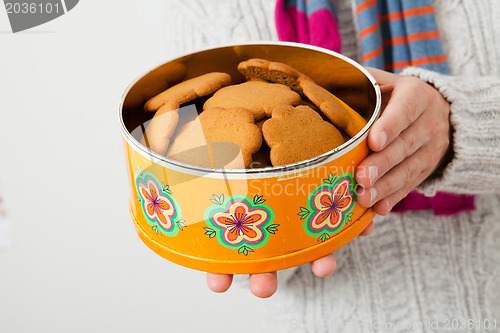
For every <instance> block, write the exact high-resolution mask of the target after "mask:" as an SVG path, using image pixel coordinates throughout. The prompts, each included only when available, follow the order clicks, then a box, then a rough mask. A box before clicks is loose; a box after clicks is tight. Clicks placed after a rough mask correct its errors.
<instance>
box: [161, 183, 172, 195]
mask: <svg viewBox="0 0 500 333" xmlns="http://www.w3.org/2000/svg"><path fill="white" fill-rule="evenodd" d="M169 188H170V185H165V183H164V182H161V189H162V190H163V192H167V193H168V194H172V191H170V189H169Z"/></svg>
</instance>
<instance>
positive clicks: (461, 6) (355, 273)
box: [166, 0, 500, 332]
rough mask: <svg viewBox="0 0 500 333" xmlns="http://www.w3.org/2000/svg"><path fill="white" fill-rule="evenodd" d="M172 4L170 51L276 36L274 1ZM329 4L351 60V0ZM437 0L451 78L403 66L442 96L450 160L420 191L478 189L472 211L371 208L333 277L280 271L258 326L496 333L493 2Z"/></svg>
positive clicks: (497, 44)
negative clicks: (376, 212)
mask: <svg viewBox="0 0 500 333" xmlns="http://www.w3.org/2000/svg"><path fill="white" fill-rule="evenodd" d="M170 2H171V6H170V11H169V18H168V20H169V21H168V22H169V31H170V34H169V36H170V37H169V40H168V41H166V42H167V43H169V44H170V45H172V48H173V50H174V51H173V53H176V54H182V53H186V52H190V51H194V50H198V49H200V48H204V47H208V46H214V45H218V44H227V43H236V42H244V41H256V40H277V36H276V30H275V26H274V3H275V1H273V0H210V1H203V0H179V1H178V0H170ZM338 4H339V21H340V24H339V25H340V27H341V35H342V37H343V53H344V54H345V55H347V56H349V57H351V58H354V59H359V45H358V43H357V39H356V35H357V32H356V24H355V22H354V20H353V17H354V15H353V12H352V4H351V0H338ZM434 4H435V7H436V12H437V21H438V25H439V27H440V30H441V35H442V39H443V44H444V49H445V52H446V53H447V56H448V61H449V66H450V68H451V72H452V76H450V77H447V76H442V75H439V74H436V73H432V72H428V71H424V70H420V69H417V68H411V69H407V70H406V71H405V72H404V74H406V75H414V76H418V77H420V78H421V79H423V80H424V81H427V82H429V83H431V84H433V85H434V86H435V87H436V88H438V89H439V91H440V92H441V93H442V95H443V96H444V97H445V98H446V99H447V100H448V101H449V102H450V103H451V111H452V112H451V124H452V126H453V129H454V131H455V134H454V143H453V149H454V159H453V161H452V162H451V163H450V164H449V165H448V166H447V167H446V169H445V170H444V173H443V176H442V177H439V178H435V179H433V180H432V181H427V182H425V183H424V184H422V185H421V186H420V187H419V189H420V190H421V191H423V192H425V193H427V194H432V193H434V192H435V191H437V190H439V191H449V192H460V193H475V194H477V196H476V206H477V209H476V210H475V211H474V212H469V213H461V214H459V215H455V216H452V217H435V216H433V215H432V213H430V212H407V213H403V214H389V215H388V216H386V217H377V218H376V219H375V231H374V232H373V234H372V235H370V236H369V237H365V238H358V239H355V240H354V241H352V242H350V243H349V244H348V245H347V246H345V247H343V248H341V249H340V250H338V251H336V252H335V256H336V258H337V268H336V271H335V273H334V274H333V275H332V276H330V277H327V278H317V277H315V276H314V275H313V274H312V273H311V269H310V267H309V265H304V266H301V267H298V268H293V269H289V270H286V271H282V272H279V280H280V285H279V290H278V293H277V294H276V295H275V296H273V297H272V298H271V299H269V300H268V301H267V302H266V303H265V306H268V307H270V308H271V307H272V308H274V311H271V309H270V310H269V311H270V318H269V319H268V320H265V321H264V322H263V324H264V325H265V326H266V327H267V328H268V329H266V331H273V332H280V331H284V332H289V331H290V332H340V331H342V332H386V331H387V332H430V331H433V332H434V331H436V332H450V331H452V329H453V328H456V327H458V328H460V327H462V328H464V327H465V328H466V329H464V331H467V332H500V171H499V170H500V33H498V32H500V2H499V1H498V0H461V1H460V0H435V1H434ZM494 320H496V329H494V327H495V326H494V325H495V322H494ZM457 325H458V326H457ZM488 327H489V330H488V329H487V328H488Z"/></svg>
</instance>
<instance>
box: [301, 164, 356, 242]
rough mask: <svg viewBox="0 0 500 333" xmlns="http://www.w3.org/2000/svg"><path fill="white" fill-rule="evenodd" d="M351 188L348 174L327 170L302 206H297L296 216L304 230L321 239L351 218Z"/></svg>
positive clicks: (352, 180) (352, 199) (350, 174)
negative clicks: (298, 208)
mask: <svg viewBox="0 0 500 333" xmlns="http://www.w3.org/2000/svg"><path fill="white" fill-rule="evenodd" d="M354 188H355V182H354V177H353V175H352V173H350V172H346V173H343V174H341V175H340V176H337V175H333V174H332V173H330V175H329V177H328V179H324V180H323V184H321V185H319V186H318V187H316V188H315V189H314V190H313V191H312V192H311V193H309V196H308V197H307V204H306V207H300V212H299V213H298V215H299V216H300V219H301V220H302V219H305V221H304V224H303V227H304V230H305V231H306V233H307V234H308V235H309V236H311V237H318V241H319V242H324V241H325V240H327V239H329V238H330V237H331V236H333V235H335V234H337V233H338V232H339V231H340V230H342V228H343V227H344V226H345V225H346V224H347V223H348V222H350V221H351V220H352V213H351V211H352V209H353V207H354V202H355V195H356V194H355V190H354Z"/></svg>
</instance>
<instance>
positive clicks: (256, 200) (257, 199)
mask: <svg viewBox="0 0 500 333" xmlns="http://www.w3.org/2000/svg"><path fill="white" fill-rule="evenodd" d="M262 197H263V196H262V195H261V196H259V195H258V194H256V195H255V196H254V197H253V203H254V204H256V205H258V204H262V203H264V202H266V200H265V199H263V198H262Z"/></svg>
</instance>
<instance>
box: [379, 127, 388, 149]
mask: <svg viewBox="0 0 500 333" xmlns="http://www.w3.org/2000/svg"><path fill="white" fill-rule="evenodd" d="M386 144H387V133H386V132H385V131H380V149H384V147H385V145H386Z"/></svg>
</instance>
